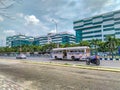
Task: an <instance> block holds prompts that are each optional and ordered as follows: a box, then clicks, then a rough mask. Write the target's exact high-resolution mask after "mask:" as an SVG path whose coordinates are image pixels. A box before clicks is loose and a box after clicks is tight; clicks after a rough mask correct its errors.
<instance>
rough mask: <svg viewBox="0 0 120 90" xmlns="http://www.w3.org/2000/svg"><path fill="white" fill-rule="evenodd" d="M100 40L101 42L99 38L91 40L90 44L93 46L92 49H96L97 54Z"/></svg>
mask: <svg viewBox="0 0 120 90" xmlns="http://www.w3.org/2000/svg"><path fill="white" fill-rule="evenodd" d="M99 42H100V40H98V39H93V40H91V42H90V46H91V49H92V51H93V50H95V55H97V54H98V47H99V46H98V45H99Z"/></svg>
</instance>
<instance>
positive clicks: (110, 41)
mask: <svg viewBox="0 0 120 90" xmlns="http://www.w3.org/2000/svg"><path fill="white" fill-rule="evenodd" d="M106 46H107V48H108V49H109V50H108V51H110V52H111V54H112V58H114V55H113V52H114V51H115V50H116V49H117V46H118V40H117V39H116V38H115V36H114V37H112V36H108V37H107V38H106Z"/></svg>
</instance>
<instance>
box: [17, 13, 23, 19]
mask: <svg viewBox="0 0 120 90" xmlns="http://www.w3.org/2000/svg"><path fill="white" fill-rule="evenodd" d="M16 15H17V16H18V17H21V18H23V17H24V14H23V13H17V14H16Z"/></svg>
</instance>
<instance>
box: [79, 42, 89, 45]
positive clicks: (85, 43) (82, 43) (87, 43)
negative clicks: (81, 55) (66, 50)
mask: <svg viewBox="0 0 120 90" xmlns="http://www.w3.org/2000/svg"><path fill="white" fill-rule="evenodd" d="M79 45H80V46H90V43H89V42H88V41H81V42H80V43H79Z"/></svg>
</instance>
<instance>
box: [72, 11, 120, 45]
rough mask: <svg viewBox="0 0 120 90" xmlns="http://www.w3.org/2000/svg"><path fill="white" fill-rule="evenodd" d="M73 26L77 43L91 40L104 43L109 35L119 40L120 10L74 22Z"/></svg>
mask: <svg viewBox="0 0 120 90" xmlns="http://www.w3.org/2000/svg"><path fill="white" fill-rule="evenodd" d="M73 24H74V30H75V31H76V42H77V43H79V42H80V41H82V40H83V41H84V40H92V39H99V40H102V41H105V38H106V36H109V35H111V36H115V37H116V38H120V10H118V11H113V12H109V13H105V14H101V15H96V16H93V17H90V18H85V19H81V20H78V21H74V22H73Z"/></svg>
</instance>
